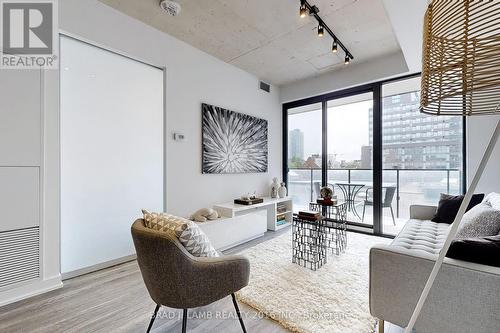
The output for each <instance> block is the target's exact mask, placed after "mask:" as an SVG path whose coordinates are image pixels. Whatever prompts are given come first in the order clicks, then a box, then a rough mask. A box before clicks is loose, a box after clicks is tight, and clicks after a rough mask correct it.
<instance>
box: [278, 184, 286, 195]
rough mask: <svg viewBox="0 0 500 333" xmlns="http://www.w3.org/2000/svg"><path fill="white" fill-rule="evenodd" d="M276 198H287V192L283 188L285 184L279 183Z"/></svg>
mask: <svg viewBox="0 0 500 333" xmlns="http://www.w3.org/2000/svg"><path fill="white" fill-rule="evenodd" d="M278 196H279V197H280V198H284V197H286V196H287V190H286V187H285V183H281V186H280V188H279V189H278Z"/></svg>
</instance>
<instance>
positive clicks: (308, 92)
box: [281, 52, 408, 102]
mask: <svg viewBox="0 0 500 333" xmlns="http://www.w3.org/2000/svg"><path fill="white" fill-rule="evenodd" d="M406 73H408V67H407V66H406V62H405V59H404V56H403V53H401V52H397V53H394V54H390V55H388V56H385V57H383V58H378V59H372V60H371V61H369V62H364V63H356V59H354V60H353V61H352V62H351V64H350V65H347V66H344V67H343V68H342V69H340V70H337V71H334V72H331V73H326V74H323V75H320V76H318V77H313V78H309V79H305V80H301V81H297V82H294V83H291V84H289V85H286V86H283V87H281V101H282V102H291V101H296V100H299V99H302V98H306V97H311V96H317V95H321V94H325V93H329V92H332V91H336V90H341V89H346V88H349V87H355V86H359V85H362V84H365V83H369V82H375V81H379V80H382V79H385V78H389V77H393V76H399V75H403V74H406Z"/></svg>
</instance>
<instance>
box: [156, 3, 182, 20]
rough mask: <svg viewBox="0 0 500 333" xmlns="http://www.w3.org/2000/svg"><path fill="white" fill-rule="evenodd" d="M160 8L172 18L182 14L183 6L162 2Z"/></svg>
mask: <svg viewBox="0 0 500 333" xmlns="http://www.w3.org/2000/svg"><path fill="white" fill-rule="evenodd" d="M160 7H161V9H163V10H164V11H165V12H167V14H168V15H171V16H177V15H179V14H180V13H181V5H180V4H179V3H178V2H175V1H171V0H161V1H160Z"/></svg>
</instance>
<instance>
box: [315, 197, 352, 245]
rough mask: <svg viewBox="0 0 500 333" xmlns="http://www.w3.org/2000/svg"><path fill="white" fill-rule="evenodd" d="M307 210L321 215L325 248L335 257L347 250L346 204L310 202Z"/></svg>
mask: <svg viewBox="0 0 500 333" xmlns="http://www.w3.org/2000/svg"><path fill="white" fill-rule="evenodd" d="M309 209H310V210H312V211H316V212H320V213H321V220H322V221H323V227H324V229H325V231H326V234H325V236H326V240H325V241H326V246H327V248H329V249H331V250H332V252H334V251H335V253H336V254H337V255H340V253H343V252H345V249H346V248H347V209H348V206H347V203H345V202H338V203H336V204H322V203H316V202H311V203H310V204H309Z"/></svg>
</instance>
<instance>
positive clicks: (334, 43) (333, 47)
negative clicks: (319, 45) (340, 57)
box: [332, 40, 338, 53]
mask: <svg viewBox="0 0 500 333" xmlns="http://www.w3.org/2000/svg"><path fill="white" fill-rule="evenodd" d="M337 48H338V46H337V41H336V40H334V41H333V43H332V52H333V53H337Z"/></svg>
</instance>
